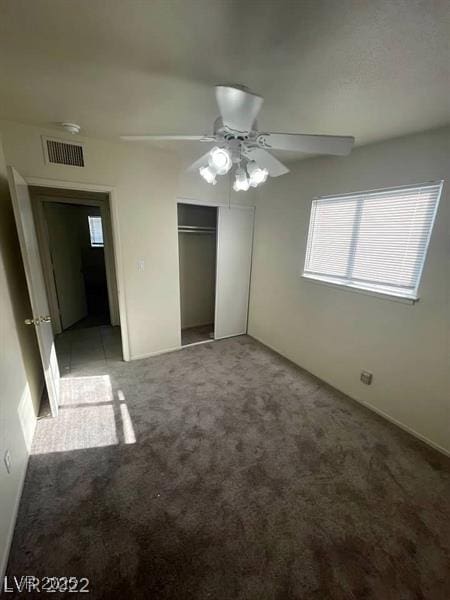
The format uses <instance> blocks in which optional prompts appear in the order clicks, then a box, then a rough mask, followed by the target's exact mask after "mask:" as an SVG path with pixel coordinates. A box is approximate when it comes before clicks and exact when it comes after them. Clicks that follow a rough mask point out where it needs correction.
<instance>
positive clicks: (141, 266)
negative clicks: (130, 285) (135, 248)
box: [137, 258, 145, 271]
mask: <svg viewBox="0 0 450 600" xmlns="http://www.w3.org/2000/svg"><path fill="white" fill-rule="evenodd" d="M137 265H138V271H143V270H144V266H145V264H144V260H143V259H142V258H141V259H139V260H138V263H137Z"/></svg>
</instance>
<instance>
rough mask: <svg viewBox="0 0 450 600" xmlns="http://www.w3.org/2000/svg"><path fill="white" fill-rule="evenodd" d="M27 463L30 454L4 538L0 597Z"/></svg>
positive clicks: (0, 570)
mask: <svg viewBox="0 0 450 600" xmlns="http://www.w3.org/2000/svg"><path fill="white" fill-rule="evenodd" d="M36 424H37V419H35V421H34V428H33V437H34V434H35V432H36ZM29 461H30V454H29V453H27V460H26V464H25V468H24V470H23V472H22V475H21V478H20V482H19V487H18V490H17V495H16V501H15V503H14V511H13V516H12V519H11V523H10V524H9V530H8V535H7V537H6V547H5V553H4V555H3V561H2V564H1V565H0V595H1V593H2V589H3V581H4V577H5V573H6V568H7V566H8V560H9V553H10V551H11V544H12V540H13V536H14V530H15V528H16V521H17V515H18V513H19V506H20V501H21V499H22V492H23V486H24V484H25V477H26V475H27V470H28V463H29Z"/></svg>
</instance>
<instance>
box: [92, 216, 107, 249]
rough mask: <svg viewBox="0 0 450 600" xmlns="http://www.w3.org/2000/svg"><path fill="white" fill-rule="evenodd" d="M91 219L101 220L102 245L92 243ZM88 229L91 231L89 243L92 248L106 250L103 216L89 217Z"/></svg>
mask: <svg viewBox="0 0 450 600" xmlns="http://www.w3.org/2000/svg"><path fill="white" fill-rule="evenodd" d="M91 219H92V220H94V219H100V228H101V230H102V241H101V243H100V244H97V243H95V242H93V241H92V231H91ZM88 229H89V242H90V245H91V248H104V247H105V238H104V235H103V220H102V217H101V215H88Z"/></svg>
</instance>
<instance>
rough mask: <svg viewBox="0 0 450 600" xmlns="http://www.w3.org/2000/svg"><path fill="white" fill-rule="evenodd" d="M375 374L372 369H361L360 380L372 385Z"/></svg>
mask: <svg viewBox="0 0 450 600" xmlns="http://www.w3.org/2000/svg"><path fill="white" fill-rule="evenodd" d="M372 379H373V374H372V373H371V372H370V371H364V370H363V371H361V375H360V380H361V381H362V382H363V383H365V384H366V385H370V384H371V383H372Z"/></svg>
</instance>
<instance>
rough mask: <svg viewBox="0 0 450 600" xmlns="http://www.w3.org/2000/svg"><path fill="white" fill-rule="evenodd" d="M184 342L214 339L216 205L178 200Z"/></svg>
mask: <svg viewBox="0 0 450 600" xmlns="http://www.w3.org/2000/svg"><path fill="white" fill-rule="evenodd" d="M178 252H179V264H180V307H181V345H182V346H188V345H191V344H198V343H204V342H207V341H211V340H213V339H214V313H215V303H216V254H217V208H215V207H212V206H200V205H195V204H183V203H178Z"/></svg>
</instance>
